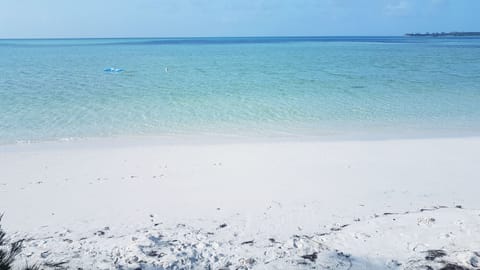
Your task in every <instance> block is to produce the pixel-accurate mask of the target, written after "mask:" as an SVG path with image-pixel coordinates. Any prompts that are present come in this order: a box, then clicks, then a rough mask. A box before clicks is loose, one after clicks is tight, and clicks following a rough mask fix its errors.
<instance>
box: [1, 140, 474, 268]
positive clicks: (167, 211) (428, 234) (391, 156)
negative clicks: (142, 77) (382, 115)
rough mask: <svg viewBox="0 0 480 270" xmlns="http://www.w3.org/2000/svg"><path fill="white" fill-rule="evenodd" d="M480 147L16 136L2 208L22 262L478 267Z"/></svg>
mask: <svg viewBox="0 0 480 270" xmlns="http://www.w3.org/2000/svg"><path fill="white" fill-rule="evenodd" d="M479 153H480V138H476V137H472V138H440V139H402V140H362V141H353V140H350V141H349V140H344V141H303V142H293V141H274V142H261V141H259V142H254V141H245V142H238V141H235V140H231V141H226V142H222V143H203V142H196V141H191V140H190V141H179V142H172V143H163V142H162V141H161V140H160V139H158V140H155V139H151V140H150V139H149V140H131V141H130V140H122V139H105V140H85V141H76V142H55V143H53V142H52V143H38V144H25V145H6V146H1V147H0V172H1V173H0V210H1V211H2V212H3V213H4V218H3V221H2V223H3V227H4V229H5V230H6V231H7V232H8V233H9V234H10V235H11V236H12V237H13V239H26V240H25V242H24V246H25V249H24V250H23V252H22V254H21V258H22V259H21V260H18V262H17V263H19V264H23V263H24V262H25V261H28V262H29V263H30V264H33V263H37V264H40V265H43V266H44V267H45V268H47V269H49V268H52V269H62V267H63V268H65V269H67V268H68V269H80V268H81V269H113V268H116V269H183V268H194V269H197V268H199V269H205V268H207V267H211V268H212V269H221V268H224V269H242V268H243V269H250V268H253V269H292V268H293V269H297V268H306V269H311V268H318V269H474V268H478V267H480V262H479V261H480V253H479V252H480V244H479V243H480V207H479V205H480V196H478V194H479V188H480V183H479V181H478V180H479V176H480V173H479V167H478V164H480V155H479ZM429 267H430V268H429ZM448 267H450V268H448ZM452 267H460V268H452ZM462 267H463V268H462Z"/></svg>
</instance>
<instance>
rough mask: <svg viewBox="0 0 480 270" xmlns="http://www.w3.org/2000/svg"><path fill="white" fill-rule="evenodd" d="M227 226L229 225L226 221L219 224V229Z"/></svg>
mask: <svg viewBox="0 0 480 270" xmlns="http://www.w3.org/2000/svg"><path fill="white" fill-rule="evenodd" d="M225 227H227V224H226V223H223V224H220V226H218V228H219V229H222V228H225Z"/></svg>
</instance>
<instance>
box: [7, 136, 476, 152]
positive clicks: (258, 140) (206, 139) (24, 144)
mask: <svg viewBox="0 0 480 270" xmlns="http://www.w3.org/2000/svg"><path fill="white" fill-rule="evenodd" d="M433 134H434V132H431V133H429V132H423V133H419V132H414V133H412V134H410V135H408V134H402V135H398V134H397V135H395V136H394V135H392V134H387V133H379V134H376V135H372V134H371V133H368V132H367V133H358V134H346V133H343V134H330V135H327V134H323V135H318V134H313V135H285V136H281V135H278V134H277V135H271V136H268V135H231V134H202V133H199V134H169V135H134V136H123V135H122V136H108V137H78V138H62V139H52V140H39V141H17V142H15V143H13V142H9V143H0V152H1V151H12V150H13V151H15V150H16V149H15V148H19V149H20V148H33V149H35V150H39V149H48V148H75V147H82V148H83V147H93V148H94V147H106V146H109V147H132V146H148V145H154V146H159V145H226V144H263V143H266V144H270V143H271V144H275V143H319V142H363V141H365V142H369V141H411V140H442V139H447V140H449V139H471V138H480V133H478V132H477V131H471V132H464V133H453V132H452V133H442V134H438V133H437V134H436V135H433Z"/></svg>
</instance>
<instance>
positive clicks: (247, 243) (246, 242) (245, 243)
mask: <svg viewBox="0 0 480 270" xmlns="http://www.w3.org/2000/svg"><path fill="white" fill-rule="evenodd" d="M253 243H254V241H253V240H250V241H245V242H242V243H241V244H242V245H253Z"/></svg>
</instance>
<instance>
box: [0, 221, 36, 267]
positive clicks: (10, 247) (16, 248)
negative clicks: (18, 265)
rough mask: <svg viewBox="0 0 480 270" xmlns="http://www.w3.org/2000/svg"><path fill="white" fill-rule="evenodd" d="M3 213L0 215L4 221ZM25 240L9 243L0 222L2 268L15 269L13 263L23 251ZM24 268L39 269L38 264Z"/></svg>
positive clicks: (0, 264) (0, 263) (0, 265)
mask: <svg viewBox="0 0 480 270" xmlns="http://www.w3.org/2000/svg"><path fill="white" fill-rule="evenodd" d="M2 217H3V215H0V221H2ZM22 243H23V240H19V241H16V242H13V243H10V244H8V243H7V239H6V233H5V232H4V231H3V230H2V225H1V224H0V270H10V269H13V268H12V265H13V262H14V261H15V257H16V256H17V255H18V254H19V253H20V252H21V251H22ZM23 269H24V270H39V269H40V268H39V267H38V266H26V267H25V268H23Z"/></svg>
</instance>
